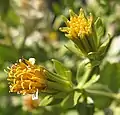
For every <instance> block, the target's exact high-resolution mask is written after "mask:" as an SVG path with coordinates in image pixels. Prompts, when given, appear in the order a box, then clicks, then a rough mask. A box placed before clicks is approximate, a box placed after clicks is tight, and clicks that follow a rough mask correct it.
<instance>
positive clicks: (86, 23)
mask: <svg viewBox="0 0 120 115" xmlns="http://www.w3.org/2000/svg"><path fill="white" fill-rule="evenodd" d="M65 20H66V21H65V23H66V25H67V27H63V28H60V30H61V31H62V32H65V33H66V36H67V37H69V38H71V39H75V38H83V37H84V36H85V35H89V34H90V33H91V32H92V29H91V27H92V22H93V18H92V16H91V15H90V17H88V18H86V17H85V14H84V11H83V9H80V13H79V15H77V14H75V13H74V12H73V11H72V10H70V20H67V19H65Z"/></svg>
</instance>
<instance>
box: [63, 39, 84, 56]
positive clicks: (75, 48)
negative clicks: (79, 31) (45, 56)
mask: <svg viewBox="0 0 120 115" xmlns="http://www.w3.org/2000/svg"><path fill="white" fill-rule="evenodd" d="M65 47H66V48H67V49H68V50H69V51H71V52H72V53H75V54H76V55H77V56H79V57H80V58H81V57H83V56H84V55H83V53H82V52H81V51H80V49H79V48H78V46H77V45H75V44H74V43H73V42H72V41H69V42H68V43H67V44H66V45H65Z"/></svg>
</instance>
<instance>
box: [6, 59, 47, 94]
mask: <svg viewBox="0 0 120 115" xmlns="http://www.w3.org/2000/svg"><path fill="white" fill-rule="evenodd" d="M30 59H33V58H30ZM7 80H8V81H9V84H10V86H9V87H10V92H17V93H20V94H23V95H24V94H35V93H36V92H37V91H38V90H40V91H41V90H44V89H45V88H46V77H45V74H44V69H43V68H42V67H39V66H37V65H34V63H33V60H32V61H31V60H29V61H28V60H25V59H23V58H22V59H20V60H19V62H18V63H15V64H13V65H12V66H11V68H9V72H8V79H7Z"/></svg>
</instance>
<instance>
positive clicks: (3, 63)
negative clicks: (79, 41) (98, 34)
mask: <svg viewBox="0 0 120 115" xmlns="http://www.w3.org/2000/svg"><path fill="white" fill-rule="evenodd" d="M81 7H82V8H83V9H84V10H85V11H86V14H88V13H89V12H91V13H92V14H93V16H94V20H95V19H96V17H101V19H102V21H103V23H104V27H105V31H104V37H105V36H106V35H107V34H108V33H110V34H111V35H112V36H113V39H112V42H111V45H110V48H109V50H108V53H107V55H106V57H105V59H104V60H103V62H102V63H101V78H100V80H99V83H101V84H104V85H106V86H107V87H108V88H110V89H111V91H112V92H115V93H118V95H119V92H120V64H119V62H120V45H119V44H120V13H119V12H120V0H0V115H8V114H9V115H32V114H33V115H79V114H80V115H84V114H82V112H79V111H78V110H76V109H75V108H72V109H68V110H64V109H63V108H61V107H60V106H59V105H55V106H48V107H39V108H37V109H34V110H31V111H30V110H28V109H27V107H25V106H26V105H24V99H23V97H22V96H21V95H15V94H11V93H9V87H8V83H7V80H6V79H7V75H6V73H5V72H4V69H6V68H7V67H8V66H11V64H12V63H15V62H16V60H18V59H19V58H21V57H22V56H23V57H24V58H27V59H29V58H31V57H34V58H35V59H36V63H37V64H41V65H44V66H45V67H47V68H48V69H49V70H53V66H52V62H51V59H52V58H54V59H57V60H59V61H61V62H62V63H64V65H65V66H66V67H68V68H70V69H71V70H72V72H73V76H74V74H76V70H77V68H78V66H79V64H80V57H79V56H77V55H75V54H73V53H72V52H71V51H69V50H68V49H67V48H66V47H65V46H64V45H65V44H69V41H68V39H66V38H65V36H64V34H63V33H61V32H59V30H58V29H59V27H60V26H64V23H63V20H62V18H61V15H65V16H66V17H68V16H69V13H68V10H69V9H73V10H74V11H75V12H76V13H77V12H79V9H80V8H81ZM68 18H69V17H68ZM73 80H74V78H73ZM92 98H93V100H94V102H95V112H94V115H120V104H119V101H117V102H116V101H115V100H113V99H110V98H108V97H102V96H96V95H92ZM77 106H78V108H79V110H80V111H81V110H82V111H85V107H84V104H80V105H77ZM25 108H26V109H25ZM88 115H89V113H88Z"/></svg>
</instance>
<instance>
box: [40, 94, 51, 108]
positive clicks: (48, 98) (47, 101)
mask: <svg viewBox="0 0 120 115" xmlns="http://www.w3.org/2000/svg"><path fill="white" fill-rule="evenodd" d="M52 101H53V97H52V96H51V95H47V96H45V97H44V98H43V99H42V100H41V101H40V106H47V105H49V104H50V103H51V102H52Z"/></svg>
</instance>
